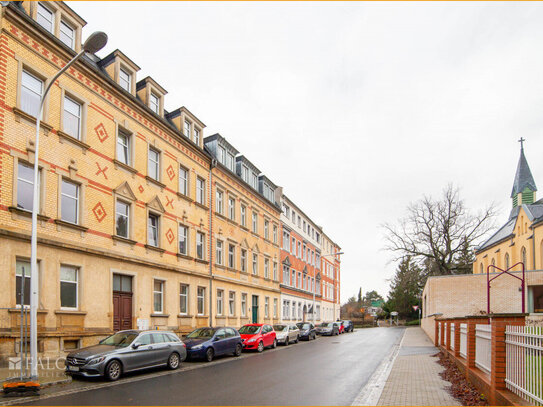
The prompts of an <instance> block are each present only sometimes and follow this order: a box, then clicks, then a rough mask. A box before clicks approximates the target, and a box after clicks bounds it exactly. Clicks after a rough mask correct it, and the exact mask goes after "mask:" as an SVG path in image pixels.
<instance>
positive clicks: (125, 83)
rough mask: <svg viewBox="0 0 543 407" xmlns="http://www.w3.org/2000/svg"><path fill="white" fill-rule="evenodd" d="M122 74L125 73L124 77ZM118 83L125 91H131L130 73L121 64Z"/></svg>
mask: <svg viewBox="0 0 543 407" xmlns="http://www.w3.org/2000/svg"><path fill="white" fill-rule="evenodd" d="M123 75H126V79H125V78H124V77H123ZM119 85H120V86H121V88H123V89H124V90H126V91H127V92H132V73H131V72H130V71H129V70H127V69H125V68H123V67H122V66H121V67H120V68H119Z"/></svg>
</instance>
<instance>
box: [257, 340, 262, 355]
mask: <svg viewBox="0 0 543 407" xmlns="http://www.w3.org/2000/svg"><path fill="white" fill-rule="evenodd" d="M256 350H257V351H258V352H259V353H260V352H262V351H263V350H264V342H262V341H260V342H258V347H257V348H256Z"/></svg>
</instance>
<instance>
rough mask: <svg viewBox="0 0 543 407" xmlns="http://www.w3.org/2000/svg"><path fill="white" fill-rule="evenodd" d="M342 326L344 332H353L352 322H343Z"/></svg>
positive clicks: (347, 320) (346, 320)
mask: <svg viewBox="0 0 543 407" xmlns="http://www.w3.org/2000/svg"><path fill="white" fill-rule="evenodd" d="M343 326H344V327H345V332H353V331H354V324H353V321H351V320H349V319H344V320H343Z"/></svg>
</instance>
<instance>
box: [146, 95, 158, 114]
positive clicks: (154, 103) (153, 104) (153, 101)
mask: <svg viewBox="0 0 543 407" xmlns="http://www.w3.org/2000/svg"><path fill="white" fill-rule="evenodd" d="M149 107H150V108H151V110H152V111H153V112H155V113H156V114H160V98H159V97H158V96H157V95H155V94H154V93H153V92H151V96H150V97H149Z"/></svg>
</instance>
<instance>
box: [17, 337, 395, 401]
mask: <svg viewBox="0 0 543 407" xmlns="http://www.w3.org/2000/svg"><path fill="white" fill-rule="evenodd" d="M402 334H403V329H401V328H373V329H359V330H357V331H355V332H353V333H349V334H343V335H340V336H334V337H321V338H318V339H317V340H315V341H311V342H304V343H299V344H297V345H295V344H292V345H289V346H288V347H286V348H284V347H282V349H279V348H278V349H276V350H266V351H264V352H263V353H262V354H254V355H251V357H242V358H239V359H237V358H221V359H220V360H219V362H222V363H215V362H212V363H211V364H206V365H205V366H203V367H202V366H201V365H200V366H194V367H196V368H194V369H190V370H185V371H179V372H176V373H173V374H163V375H160V374H158V372H157V374H155V375H153V374H150V375H148V377H146V378H145V379H142V378H141V377H139V378H138V375H131V376H130V377H128V378H127V379H126V380H123V381H122V382H121V383H119V384H118V385H117V384H116V385H113V386H108V387H99V386H98V385H97V384H99V383H100V382H90V383H89V382H88V381H87V383H85V385H86V387H87V388H88V387H89V384H90V385H91V386H92V385H97V387H96V388H92V389H90V390H86V391H83V390H84V388H81V390H82V391H81V392H77V393H72V394H65V395H60V396H56V397H49V398H45V399H40V400H36V402H35V403H33V404H28V405H350V404H351V403H352V402H353V400H354V399H355V397H356V396H357V395H358V393H359V392H360V390H361V388H362V387H363V386H364V385H365V384H366V382H367V381H368V379H369V378H370V377H371V375H372V373H373V372H374V370H375V369H376V368H377V367H378V366H379V364H380V362H381V361H382V360H383V358H384V357H385V356H386V355H387V354H388V353H389V352H390V350H391V348H392V346H393V345H394V344H395V343H397V342H398V341H399V339H400V338H401V336H402ZM191 364H192V362H185V363H184V364H183V365H184V366H186V365H191ZM78 381H81V380H78ZM50 396H52V394H51V395H50Z"/></svg>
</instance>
